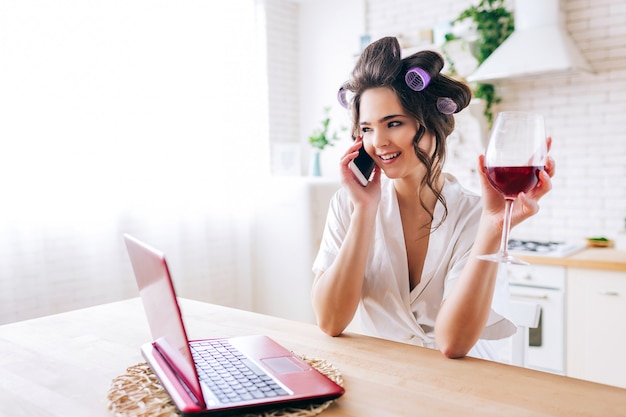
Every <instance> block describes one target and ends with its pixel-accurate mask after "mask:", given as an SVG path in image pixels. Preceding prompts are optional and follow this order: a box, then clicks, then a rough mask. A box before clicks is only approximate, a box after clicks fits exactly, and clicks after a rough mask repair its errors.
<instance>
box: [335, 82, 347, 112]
mask: <svg viewBox="0 0 626 417" xmlns="http://www.w3.org/2000/svg"><path fill="white" fill-rule="evenodd" d="M347 92H348V91H347V89H346V86H345V85H342V86H341V87H339V91H337V101H339V104H341V107H343V108H344V109H349V108H350V103H348V99H347V97H346V94H347Z"/></svg>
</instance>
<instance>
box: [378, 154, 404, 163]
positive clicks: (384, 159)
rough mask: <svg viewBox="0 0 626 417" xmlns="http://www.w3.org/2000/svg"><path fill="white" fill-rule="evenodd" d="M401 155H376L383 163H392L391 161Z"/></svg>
mask: <svg viewBox="0 0 626 417" xmlns="http://www.w3.org/2000/svg"><path fill="white" fill-rule="evenodd" d="M401 153H402V152H395V153H386V154H384V155H378V157H379V158H380V159H382V160H383V161H384V162H388V161H392V160H394V159H396V158H397V157H399V156H400V154H401Z"/></svg>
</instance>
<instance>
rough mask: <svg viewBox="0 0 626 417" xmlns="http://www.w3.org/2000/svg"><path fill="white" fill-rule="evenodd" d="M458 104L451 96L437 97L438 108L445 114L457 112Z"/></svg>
mask: <svg viewBox="0 0 626 417" xmlns="http://www.w3.org/2000/svg"><path fill="white" fill-rule="evenodd" d="M456 109H457V105H456V103H455V102H454V100H452V99H451V98H450V97H439V98H438V99H437V110H439V111H440V112H441V113H443V114H452V113H456Z"/></svg>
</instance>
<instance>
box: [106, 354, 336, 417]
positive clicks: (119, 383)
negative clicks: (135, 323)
mask: <svg viewBox="0 0 626 417" xmlns="http://www.w3.org/2000/svg"><path fill="white" fill-rule="evenodd" d="M300 358H301V359H303V360H304V361H305V362H307V363H308V364H309V365H311V366H312V367H314V368H315V369H317V370H318V371H319V372H321V373H322V374H324V375H326V376H327V377H328V378H330V379H331V380H332V381H334V382H335V383H337V384H338V385H341V386H343V378H342V376H341V373H340V372H339V371H338V370H337V369H336V368H335V367H334V366H333V365H332V364H331V363H329V362H327V361H325V360H323V359H316V358H308V357H306V356H300ZM107 398H108V400H109V410H111V411H112V412H113V413H114V415H115V416H116V417H131V416H132V417H179V416H180V415H181V414H180V412H179V411H178V409H177V408H176V406H175V405H174V403H173V402H172V400H171V398H170V396H169V394H168V393H167V391H165V389H164V388H163V386H162V385H161V383H160V382H159V380H158V379H157V377H156V375H154V373H153V372H152V369H150V366H148V364H147V363H139V364H137V365H133V366H131V367H129V368H127V369H126V373H125V374H123V375H120V376H118V377H116V378H115V379H113V381H112V382H111V388H110V389H109V392H108V394H107ZM332 402H333V400H330V401H325V402H323V403H317V404H309V405H307V406H303V407H302V408H296V407H283V408H280V409H275V410H270V411H266V412H264V413H261V414H245V416H246V417H311V416H315V415H317V414H319V413H321V412H322V411H324V410H325V409H327V408H328V407H329V406H330V405H331V404H332ZM242 416H244V414H242Z"/></svg>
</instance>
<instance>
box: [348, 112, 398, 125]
mask: <svg viewBox="0 0 626 417" xmlns="http://www.w3.org/2000/svg"><path fill="white" fill-rule="evenodd" d="M396 117H409V116H407V115H405V114H390V115H389V116H385V117H383V118H381V119H379V120H378V123H382V122H386V121H387V120H390V119H395V118H396ZM369 124H370V122H368V121H363V122H361V123H359V125H360V126H364V125H369Z"/></svg>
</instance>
